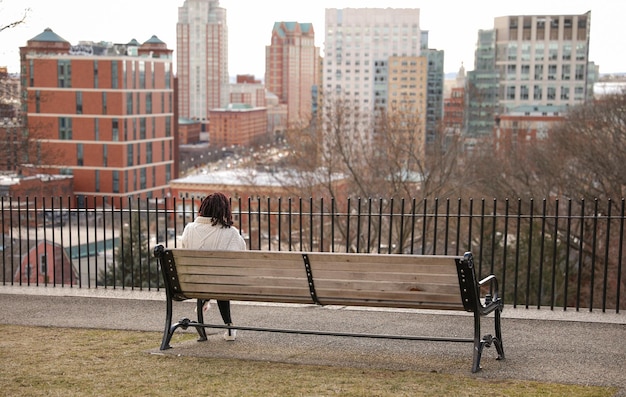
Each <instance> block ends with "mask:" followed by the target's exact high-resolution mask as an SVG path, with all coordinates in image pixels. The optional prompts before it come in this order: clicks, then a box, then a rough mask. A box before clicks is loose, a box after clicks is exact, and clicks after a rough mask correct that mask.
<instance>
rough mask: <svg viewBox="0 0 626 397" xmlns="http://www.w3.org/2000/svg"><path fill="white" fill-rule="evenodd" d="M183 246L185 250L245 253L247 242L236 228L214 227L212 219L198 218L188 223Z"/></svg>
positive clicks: (184, 232)
mask: <svg viewBox="0 0 626 397" xmlns="http://www.w3.org/2000/svg"><path fill="white" fill-rule="evenodd" d="M181 245H182V247H183V248H191V249H202V250H228V251H243V250H245V249H246V241H245V240H244V239H243V237H242V236H241V234H239V230H238V229H237V228H235V227H234V226H231V227H222V226H221V225H220V224H217V225H215V226H214V225H212V224H211V218H207V217H204V216H198V217H197V218H196V219H195V221H193V222H191V223H188V224H187V226H185V229H184V230H183V235H182V240H181Z"/></svg>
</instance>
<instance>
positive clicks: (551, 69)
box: [548, 65, 556, 80]
mask: <svg viewBox="0 0 626 397" xmlns="http://www.w3.org/2000/svg"><path fill="white" fill-rule="evenodd" d="M548 80H556V65H548Z"/></svg>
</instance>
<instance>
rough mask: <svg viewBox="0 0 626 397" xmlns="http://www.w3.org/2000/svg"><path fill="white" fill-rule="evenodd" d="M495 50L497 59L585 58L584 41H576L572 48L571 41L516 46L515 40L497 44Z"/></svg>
mask: <svg viewBox="0 0 626 397" xmlns="http://www.w3.org/2000/svg"><path fill="white" fill-rule="evenodd" d="M533 50H534V51H533ZM497 52H498V60H499V61H505V60H508V61H517V60H518V59H519V60H521V61H530V60H531V59H534V60H535V61H544V60H546V59H547V60H549V61H556V60H558V59H561V60H563V61H570V60H572V59H575V60H576V61H585V60H586V59H587V45H586V43H576V45H575V48H574V46H573V45H572V44H571V43H565V44H563V45H562V46H559V43H548V45H547V46H546V45H545V44H544V43H535V44H534V46H533V45H531V43H524V44H522V45H521V46H518V43H516V42H508V43H506V44H500V45H498V51H497ZM518 52H519V53H518Z"/></svg>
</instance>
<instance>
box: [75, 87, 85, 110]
mask: <svg viewBox="0 0 626 397" xmlns="http://www.w3.org/2000/svg"><path fill="white" fill-rule="evenodd" d="M76 114H83V93H82V92H81V91H76Z"/></svg>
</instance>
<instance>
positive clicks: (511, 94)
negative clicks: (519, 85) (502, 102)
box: [506, 85, 515, 100]
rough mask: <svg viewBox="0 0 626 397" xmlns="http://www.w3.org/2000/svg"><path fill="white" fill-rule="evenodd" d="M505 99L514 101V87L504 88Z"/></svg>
mask: <svg viewBox="0 0 626 397" xmlns="http://www.w3.org/2000/svg"><path fill="white" fill-rule="evenodd" d="M506 99H509V100H514V99H515V86H514V85H510V86H507V87H506Z"/></svg>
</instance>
